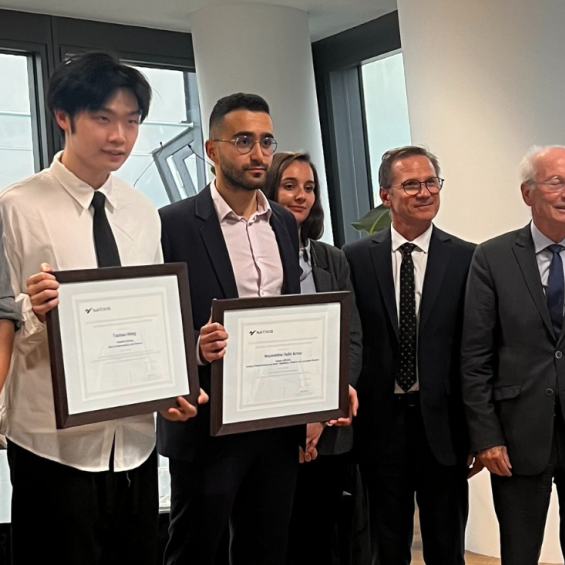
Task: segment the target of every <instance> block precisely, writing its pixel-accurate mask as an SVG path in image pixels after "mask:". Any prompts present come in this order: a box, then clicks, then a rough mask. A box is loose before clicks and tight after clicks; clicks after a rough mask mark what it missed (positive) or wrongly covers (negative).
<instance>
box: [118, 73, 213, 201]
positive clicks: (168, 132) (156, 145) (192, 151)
mask: <svg viewBox="0 0 565 565" xmlns="http://www.w3.org/2000/svg"><path fill="white" fill-rule="evenodd" d="M136 68H137V69H138V70H139V71H141V72H142V73H143V74H144V75H145V76H146V77H147V80H148V81H149V84H150V85H151V88H152V89H153V99H152V102H151V108H150V110H149V115H148V116H147V118H146V119H145V121H144V122H143V124H142V125H141V127H140V129H139V137H138V138H137V142H136V144H135V147H134V148H133V151H132V153H131V155H130V157H129V159H128V160H127V161H126V162H125V164H124V165H123V166H122V168H121V169H119V170H118V171H117V173H116V175H117V176H119V177H120V178H122V179H124V180H125V181H127V182H128V183H130V184H131V185H132V186H135V187H136V188H137V189H138V190H140V191H141V192H143V193H144V194H145V195H147V196H148V197H149V198H150V199H151V200H152V201H153V203H154V204H155V205H156V206H157V207H158V208H160V207H161V206H165V205H166V204H169V203H171V202H175V201H177V200H181V199H182V198H187V197H189V196H194V195H195V194H196V193H197V192H198V191H200V190H201V189H202V188H204V186H205V185H206V166H205V163H204V161H203V158H204V155H203V143H202V128H201V125H200V108H199V105H198V91H197V88H196V75H195V73H193V72H188V71H179V70H173V69H162V68H153V67H136Z"/></svg>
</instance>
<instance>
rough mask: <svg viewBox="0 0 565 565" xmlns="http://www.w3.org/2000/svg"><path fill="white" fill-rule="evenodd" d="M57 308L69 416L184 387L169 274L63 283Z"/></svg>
mask: <svg viewBox="0 0 565 565" xmlns="http://www.w3.org/2000/svg"><path fill="white" fill-rule="evenodd" d="M58 311H59V323H60V331H61V343H62V357H63V362H64V367H65V378H66V387H67V403H68V413H69V415H73V414H80V413H84V412H90V411H94V410H104V409H108V408H112V407H116V406H127V405H130V404H138V403H142V402H149V401H153V400H155V399H156V398H170V397H177V396H185V395H187V394H189V393H190V387H189V381H188V370H187V365H186V358H185V355H184V354H185V342H184V334H183V320H182V315H181V307H180V298H179V290H178V280H177V277H176V276H174V275H165V276H152V277H148V278H131V279H129V278H124V279H119V280H97V281H87V282H70V283H65V284H62V285H61V286H60V288H59V306H58ZM173 352H175V353H176V354H173ZM179 352H182V353H183V354H182V355H179Z"/></svg>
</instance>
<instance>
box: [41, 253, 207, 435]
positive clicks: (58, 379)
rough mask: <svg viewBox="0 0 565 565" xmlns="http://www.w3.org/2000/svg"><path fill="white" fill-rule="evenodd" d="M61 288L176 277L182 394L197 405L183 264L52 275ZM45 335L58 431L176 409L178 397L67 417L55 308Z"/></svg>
mask: <svg viewBox="0 0 565 565" xmlns="http://www.w3.org/2000/svg"><path fill="white" fill-rule="evenodd" d="M53 274H54V275H55V278H56V279H57V281H58V282H59V284H60V285H64V284H66V283H80V282H93V281H105V280H118V279H137V278H149V277H158V276H166V275H175V276H176V277H177V281H178V290H179V298H180V304H181V317H182V325H183V334H184V347H185V355H186V364H187V371H188V383H189V387H190V394H188V395H185V396H184V398H186V399H187V400H188V401H189V402H190V403H191V404H193V405H195V406H196V404H197V399H198V395H199V393H200V385H199V379H198V366H197V363H196V349H195V341H194V330H193V323H192V305H191V302H190V288H189V283H188V270H187V267H186V263H167V264H165V265H143V266H138V267H137V266H136V267H109V268H103V269H81V270H76V271H58V272H54V273H53ZM46 318H47V335H48V343H49V357H50V360H51V377H52V381H53V397H54V400H55V419H56V423H57V429H64V428H70V427H73V426H82V425H84V424H92V423H94V422H103V421H106V420H114V419H116V418H127V417H129V416H138V415H141V414H148V413H150V412H155V411H157V410H166V409H168V408H172V407H175V406H176V402H177V397H176V396H175V397H172V398H163V399H158V400H151V401H147V402H138V403H136V404H130V405H128V406H115V407H112V408H105V409H102V410H92V411H89V412H83V413H80V414H69V408H68V402H67V385H66V383H67V377H66V374H65V366H64V362H63V349H62V342H61V326H60V319H59V311H58V308H54V309H53V310H51V311H50V312H48V313H47V316H46Z"/></svg>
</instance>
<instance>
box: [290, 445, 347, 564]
mask: <svg viewBox="0 0 565 565" xmlns="http://www.w3.org/2000/svg"><path fill="white" fill-rule="evenodd" d="M350 464H351V463H350V458H349V454H347V453H346V454H343V455H326V456H324V455H320V456H319V457H318V458H317V459H315V460H314V461H311V462H310V463H303V464H302V465H300V467H299V469H298V480H297V483H296V492H295V495H294V508H293V510H292V518H291V522H290V533H289V541H288V555H287V565H331V564H332V547H334V546H335V544H334V541H335V540H334V533H335V531H336V525H337V523H338V520H339V517H340V510H341V506H342V505H341V499H342V496H343V491H344V490H345V489H346V488H347V486H348V483H349V475H350V472H349V466H350Z"/></svg>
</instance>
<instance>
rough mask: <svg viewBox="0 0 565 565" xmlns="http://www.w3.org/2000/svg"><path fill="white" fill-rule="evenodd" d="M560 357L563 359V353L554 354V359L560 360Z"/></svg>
mask: <svg viewBox="0 0 565 565" xmlns="http://www.w3.org/2000/svg"><path fill="white" fill-rule="evenodd" d="M561 357H563V353H562V352H561V351H556V352H555V358H556V359H561Z"/></svg>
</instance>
